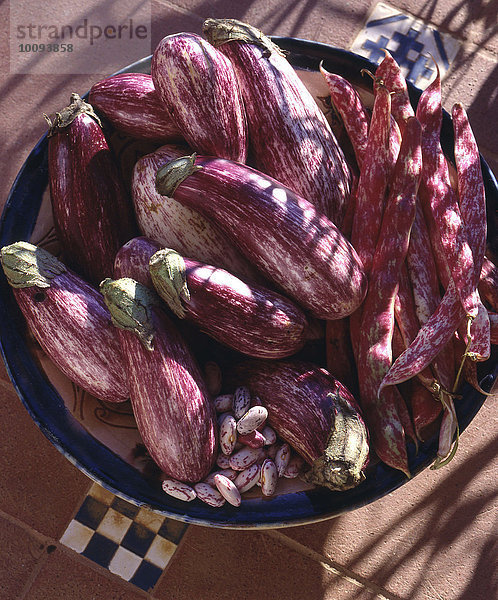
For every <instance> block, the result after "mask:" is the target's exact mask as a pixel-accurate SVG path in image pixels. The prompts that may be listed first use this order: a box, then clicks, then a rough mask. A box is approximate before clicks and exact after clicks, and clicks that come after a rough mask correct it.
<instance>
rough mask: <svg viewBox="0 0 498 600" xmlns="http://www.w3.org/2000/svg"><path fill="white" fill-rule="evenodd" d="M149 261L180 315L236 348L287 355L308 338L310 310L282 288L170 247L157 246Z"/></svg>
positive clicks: (262, 354) (164, 295)
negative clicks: (246, 278)
mask: <svg viewBox="0 0 498 600" xmlns="http://www.w3.org/2000/svg"><path fill="white" fill-rule="evenodd" d="M149 267H150V274H151V277H152V282H153V284H154V287H155V289H156V291H157V292H158V293H159V295H160V296H161V298H162V299H163V300H165V301H166V303H167V304H168V306H169V307H170V309H171V310H172V311H173V312H174V313H175V314H176V316H177V317H179V318H181V319H186V320H187V321H190V322H192V323H194V324H195V325H197V326H198V327H199V328H200V329H201V330H202V331H204V332H205V333H207V334H208V335H210V336H211V337H213V338H214V339H216V340H217V341H218V342H221V343H223V344H226V345H227V346H229V347H230V348H233V349H234V350H238V351H239V352H242V353H243V354H247V355H249V356H255V357H259V358H283V357H286V356H290V355H292V354H295V353H296V352H297V351H298V350H300V349H301V348H302V347H303V345H304V343H305V341H306V332H307V321H306V316H305V314H304V313H303V311H302V310H301V309H300V308H299V307H298V306H297V305H296V304H294V302H291V301H290V300H289V299H287V298H286V297H284V296H282V295H281V294H278V293H276V292H274V291H272V290H270V289H268V288H266V287H264V286H261V285H257V284H252V283H248V282H246V281H243V280H241V279H239V278H238V277H236V276H235V275H232V274H231V273H229V272H228V271H226V270H225V269H220V268H217V267H213V266H212V265H207V264H205V263H201V262H199V261H196V260H191V259H189V258H186V257H183V256H181V255H180V254H179V253H178V252H175V250H171V249H168V248H165V249H161V250H159V251H158V252H156V253H155V254H154V255H153V256H152V257H151V259H150V262H149Z"/></svg>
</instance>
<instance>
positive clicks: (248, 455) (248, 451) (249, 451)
mask: <svg viewBox="0 0 498 600" xmlns="http://www.w3.org/2000/svg"><path fill="white" fill-rule="evenodd" d="M260 450H261V449H258V448H250V447H249V446H244V448H242V450H239V451H238V452H236V453H235V454H232V456H230V459H229V465H230V468H231V469H234V471H243V470H244V469H247V468H248V467H250V466H251V465H253V464H254V463H255V462H256V461H257V460H258V458H259V457H260V455H261V452H260Z"/></svg>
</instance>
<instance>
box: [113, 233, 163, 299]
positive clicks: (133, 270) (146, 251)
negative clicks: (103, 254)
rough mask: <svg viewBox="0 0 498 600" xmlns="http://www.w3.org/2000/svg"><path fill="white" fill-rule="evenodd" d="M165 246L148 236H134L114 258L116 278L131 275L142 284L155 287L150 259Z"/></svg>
mask: <svg viewBox="0 0 498 600" xmlns="http://www.w3.org/2000/svg"><path fill="white" fill-rule="evenodd" d="M161 248H163V246H162V244H160V243H159V242H156V241H155V240H151V239H150V238H148V237H146V236H138V237H135V238H132V239H131V240H129V241H128V242H126V244H124V245H123V246H122V247H121V248H120V249H119V250H118V252H117V254H116V258H115V260H114V276H115V277H116V278H121V277H131V278H132V279H134V280H135V281H138V282H139V283H141V284H142V285H145V286H146V287H148V288H150V289H153V288H154V284H153V283H152V278H151V276H150V270H149V261H150V259H151V257H152V256H153V255H154V254H155V253H156V252H157V251H158V250H161Z"/></svg>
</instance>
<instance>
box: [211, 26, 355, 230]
mask: <svg viewBox="0 0 498 600" xmlns="http://www.w3.org/2000/svg"><path fill="white" fill-rule="evenodd" d="M239 26H240V31H241V34H242V35H241V36H238V28H239ZM203 31H204V34H205V35H206V37H207V39H208V40H209V41H210V42H211V43H212V44H213V45H214V46H215V47H216V48H217V49H218V50H219V51H220V52H221V53H223V54H224V55H225V56H226V57H227V58H228V59H229V60H230V62H231V63H232V65H233V68H234V71H235V73H236V76H237V80H238V82H239V86H240V89H241V93H242V97H243V99H244V105H245V109H246V115H247V122H248V131H249V140H250V148H249V154H250V156H251V161H252V162H251V164H253V165H254V166H255V167H256V168H257V169H258V170H260V171H262V172H264V173H267V174H268V175H270V176H271V177H274V178H275V179H277V180H278V181H280V182H281V183H283V184H284V185H286V186H287V187H289V188H290V189H292V190H293V191H295V192H296V193H297V194H299V195H300V196H303V197H304V198H306V199H307V200H309V201H310V202H311V203H312V204H313V205H314V206H316V208H317V209H318V210H319V211H320V212H322V213H323V214H325V215H327V216H328V217H329V218H330V219H331V220H332V221H333V222H334V223H335V224H336V225H338V226H339V227H340V226H341V225H342V221H343V218H344V214H345V211H346V206H347V203H348V201H349V196H350V190H351V172H350V168H349V166H348V164H347V162H346V159H345V157H344V153H343V151H342V149H341V148H340V146H339V144H338V142H337V140H336V138H335V136H334V134H333V132H332V130H331V128H330V126H329V124H328V122H327V119H326V118H325V116H324V113H323V112H322V111H321V110H320V108H319V106H318V104H317V102H316V101H315V99H314V98H313V96H312V95H311V93H310V92H309V90H308V89H307V88H306V86H305V85H304V83H303V82H302V81H301V79H300V78H299V75H298V73H297V72H296V71H295V70H294V68H293V67H292V66H291V64H290V63H289V61H288V60H287V58H286V57H285V56H284V55H283V53H282V52H281V51H280V49H279V48H278V47H277V46H276V45H275V44H273V43H272V42H271V41H270V40H269V39H268V38H267V37H266V36H264V35H263V34H262V33H261V32H260V31H258V30H257V29H255V28H253V27H251V26H248V25H247V24H244V23H241V22H238V21H236V20H234V19H207V20H206V21H205V22H204V26H203ZM251 36H252V39H251ZM206 154H207V153H206Z"/></svg>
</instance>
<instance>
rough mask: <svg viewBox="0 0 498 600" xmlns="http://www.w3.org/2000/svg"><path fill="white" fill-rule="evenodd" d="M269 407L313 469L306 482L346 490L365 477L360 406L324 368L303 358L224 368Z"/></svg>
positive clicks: (365, 439)
mask: <svg viewBox="0 0 498 600" xmlns="http://www.w3.org/2000/svg"><path fill="white" fill-rule="evenodd" d="M227 377H228V380H227V384H228V383H229V384H230V385H232V386H233V387H236V386H240V385H245V386H247V387H248V388H249V389H250V391H251V394H253V395H256V396H258V397H259V398H260V399H261V401H262V403H263V405H264V406H265V407H266V409H267V410H268V423H269V424H270V426H271V427H272V428H273V429H274V430H275V431H276V432H277V434H278V435H279V436H280V437H281V438H282V439H283V440H285V441H286V442H287V443H288V444H290V446H291V447H292V448H293V449H294V450H295V451H296V452H298V453H299V454H300V455H301V456H302V457H303V458H304V459H305V460H306V462H307V463H308V464H309V465H310V466H311V468H310V469H309V470H308V471H307V472H306V473H305V474H304V476H303V477H304V479H305V480H306V481H308V482H309V483H313V484H316V485H319V486H325V487H328V488H330V489H331V490H347V489H350V488H353V487H355V486H357V485H358V484H359V483H361V481H363V480H364V479H365V474H364V469H365V467H366V465H367V462H368V457H369V442H368V430H367V428H366V426H365V423H364V421H363V417H362V415H361V411H360V408H359V406H358V404H357V402H356V400H355V399H354V397H353V396H352V395H351V393H350V392H349V391H348V389H347V388H346V387H344V386H343V385H342V384H341V383H340V382H339V381H337V379H335V378H334V377H332V376H331V375H330V374H329V373H328V372H327V371H326V370H325V369H321V368H318V367H317V366H315V365H314V364H312V363H308V362H302V361H290V360H289V361H265V360H248V361H246V362H242V363H239V364H238V365H235V366H234V367H233V369H232V370H231V371H230V373H227Z"/></svg>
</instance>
